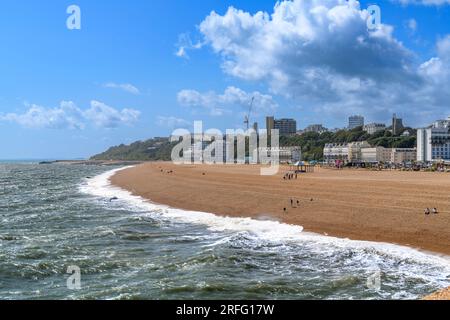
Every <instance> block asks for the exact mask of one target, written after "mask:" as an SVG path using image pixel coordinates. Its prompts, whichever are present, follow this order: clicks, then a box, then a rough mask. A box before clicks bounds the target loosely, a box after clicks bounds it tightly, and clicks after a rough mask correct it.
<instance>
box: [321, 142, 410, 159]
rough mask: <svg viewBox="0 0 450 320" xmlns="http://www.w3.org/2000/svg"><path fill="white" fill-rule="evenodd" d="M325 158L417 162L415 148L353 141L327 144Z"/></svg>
mask: <svg viewBox="0 0 450 320" xmlns="http://www.w3.org/2000/svg"><path fill="white" fill-rule="evenodd" d="M323 154H324V160H325V162H327V163H334V162H336V161H337V160H339V161H342V162H343V163H395V164H400V163H405V162H415V161H416V157H417V150H416V149H415V148H384V147H372V146H371V145H370V144H369V143H368V142H366V141H361V142H351V143H348V144H327V145H325V148H324V152H323Z"/></svg>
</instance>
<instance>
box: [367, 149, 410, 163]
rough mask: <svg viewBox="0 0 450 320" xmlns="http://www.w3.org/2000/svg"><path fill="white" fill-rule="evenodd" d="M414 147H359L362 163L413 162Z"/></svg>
mask: <svg viewBox="0 0 450 320" xmlns="http://www.w3.org/2000/svg"><path fill="white" fill-rule="evenodd" d="M416 159H417V150H416V148H384V147H373V148H363V149H361V162H363V163H380V162H381V163H394V164H400V163H406V162H415V161H416Z"/></svg>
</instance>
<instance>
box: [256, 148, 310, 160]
mask: <svg viewBox="0 0 450 320" xmlns="http://www.w3.org/2000/svg"><path fill="white" fill-rule="evenodd" d="M258 152H259V155H260V158H261V161H262V162H267V161H265V160H267V159H264V155H266V156H267V157H269V158H272V155H273V153H274V152H278V155H279V161H280V163H295V162H298V161H301V160H302V148H301V147H280V148H270V147H268V148H259V149H258Z"/></svg>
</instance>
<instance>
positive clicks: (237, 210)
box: [111, 162, 450, 256]
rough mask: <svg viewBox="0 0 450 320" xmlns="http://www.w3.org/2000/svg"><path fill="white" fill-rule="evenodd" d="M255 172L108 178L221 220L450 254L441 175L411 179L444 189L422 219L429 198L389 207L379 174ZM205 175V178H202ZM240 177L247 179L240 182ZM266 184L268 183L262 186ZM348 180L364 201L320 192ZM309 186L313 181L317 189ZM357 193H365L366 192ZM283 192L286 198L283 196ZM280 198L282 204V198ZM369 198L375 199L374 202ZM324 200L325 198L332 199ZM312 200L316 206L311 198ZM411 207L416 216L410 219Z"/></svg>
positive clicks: (160, 166)
mask: <svg viewBox="0 0 450 320" xmlns="http://www.w3.org/2000/svg"><path fill="white" fill-rule="evenodd" d="M255 169H257V168H249V167H246V166H237V167H236V168H234V167H233V168H230V167H214V166H181V167H180V166H175V165H173V164H171V163H159V162H158V163H146V164H143V165H139V166H135V167H133V168H127V169H125V170H123V171H119V172H118V173H116V174H115V175H114V176H113V177H111V183H112V184H113V185H116V186H119V187H121V188H123V189H125V190H128V191H131V192H132V193H133V194H135V195H139V196H141V197H143V198H145V199H148V200H150V201H152V202H154V203H161V204H164V205H168V206H170V207H173V208H180V209H184V210H189V211H199V212H210V213H213V214H216V215H219V216H229V217H249V218H254V219H256V220H258V219H261V218H270V219H272V220H275V221H279V222H281V223H286V224H290V225H298V226H302V227H303V228H304V231H307V232H312V233H316V234H320V235H327V236H328V235H329V236H334V237H337V238H344V239H345V238H348V239H352V240H361V241H374V242H385V243H391V244H397V245H402V246H407V247H410V248H415V249H419V250H422V251H428V252H434V253H436V254H442V255H446V256H450V196H449V195H447V194H446V193H445V191H447V190H449V191H450V181H446V179H445V178H447V179H448V177H447V176H446V175H443V176H437V175H435V176H434V177H432V179H431V180H425V179H423V178H422V177H417V178H415V179H414V181H413V182H414V183H415V184H416V186H415V187H416V189H417V185H418V186H419V187H422V185H423V187H424V188H425V187H429V185H430V183H433V182H434V180H435V177H438V178H439V181H438V182H439V183H438V186H437V187H438V189H440V188H439V186H440V185H442V184H443V185H445V186H446V187H447V188H446V190H444V191H441V192H440V194H437V190H436V188H434V190H432V192H433V193H436V195H435V196H434V197H435V198H439V204H440V205H439V206H438V205H436V207H439V208H440V209H439V210H440V212H441V213H440V214H439V215H431V216H428V217H427V216H425V215H424V213H423V209H422V207H423V208H425V207H426V204H425V203H428V201H427V199H426V198H424V199H420V198H418V197H421V196H426V195H422V193H424V192H423V191H422V190H419V194H411V195H408V197H407V199H406V200H403V199H402V200H401V201H400V200H395V201H393V202H392V204H391V205H389V206H388V205H386V201H392V199H387V200H386V199H383V197H384V196H386V194H385V193H390V192H391V191H394V190H389V189H388V190H387V191H386V192H385V193H381V194H378V193H379V192H380V186H376V184H377V183H381V184H382V186H381V187H384V185H385V181H383V179H381V180H378V179H373V176H377V175H379V174H380V173H379V172H371V171H359V170H355V171H347V172H338V171H335V170H327V169H322V170H321V172H320V173H314V174H307V175H304V176H301V178H300V179H299V180H296V181H288V182H286V181H282V178H280V176H282V173H280V174H279V175H278V176H274V177H261V176H259V175H255ZM160 170H163V171H164V173H161V172H160ZM167 170H169V171H170V170H173V173H172V174H167V173H166V172H167ZM248 170H251V171H252V172H250V173H249V172H248ZM228 172H230V173H228ZM258 172H259V170H258ZM203 173H205V176H203V175H202V174H203ZM343 173H344V175H346V178H344V182H340V181H339V180H340V178H339V175H341V174H343ZM382 174H383V175H384V176H385V177H386V176H387V177H389V179H388V182H390V180H392V177H391V176H392V174H393V173H392V172H382ZM398 174H400V175H403V176H406V177H409V178H410V177H411V175H417V174H420V175H422V176H423V175H433V174H429V173H411V172H398ZM242 175H244V178H242V177H241V176H242ZM366 175H369V176H372V180H370V179H368V180H365V179H364V178H363V177H365V176H366ZM429 177H430V176H429ZM266 179H267V180H268V181H265V180H266ZM366 179H367V177H366ZM449 180H450V179H449ZM349 181H350V182H354V183H356V182H359V184H360V185H361V183H362V184H363V185H364V184H367V185H369V186H368V187H369V189H371V190H372V189H373V190H372V192H371V193H370V194H369V195H367V194H364V197H362V200H361V203H357V202H355V199H353V200H352V197H348V196H347V198H348V199H341V198H340V193H342V192H337V194H333V193H330V192H329V191H328V190H322V191H321V190H320V188H323V187H327V186H328V188H329V187H330V182H331V183H333V184H338V185H342V188H343V190H344V192H345V193H347V192H346V190H347V189H346V188H348V182H349ZM152 182H153V183H152ZM270 182H273V183H274V185H275V186H274V187H273V188H269V187H268V185H267V183H270ZM409 183H410V181H409V180H408V179H406V180H405V179H404V181H402V182H401V185H400V186H398V188H397V189H401V188H403V187H405V185H406V186H409ZM261 184H262V185H261ZM314 184H317V186H316V188H314ZM299 185H300V186H302V185H307V186H309V187H310V188H311V190H308V189H306V190H305V189H299V190H291V189H292V188H293V187H295V186H299ZM313 188H314V190H313ZM316 189H317V190H316ZM359 191H360V193H359V194H360V195H361V196H362V195H363V190H361V189H360V190H359ZM286 192H289V193H288V194H286ZM409 192H412V190H409ZM415 192H417V190H415ZM280 193H281V194H282V196H281V197H283V198H282V199H279V198H280ZM373 196H374V197H375V196H376V198H375V199H371V198H372V197H373ZM290 197H292V198H295V199H300V208H297V209H292V208H289V207H290V203H289V198H290ZM322 197H329V198H330V200H327V199H323V198H322ZM379 198H381V199H379ZM447 198H448V199H447ZM309 199H313V200H314V201H308V200H309ZM331 200H332V201H331ZM409 200H411V201H412V200H414V201H416V202H424V205H422V206H417V205H416V206H412V205H408V206H406V207H402V206H399V205H400V204H404V203H405V201H409ZM352 201H353V202H354V203H353V204H350V205H349V203H348V202H352ZM327 202H328V203H327ZM430 202H431V201H430ZM352 206H353V208H352ZM284 207H287V208H288V212H287V214H285V213H284V212H283V208H284ZM428 207H431V206H430V205H429V206H428ZM383 210H384V211H383ZM411 210H416V212H415V213H414V214H411ZM241 212H242V213H241ZM305 212H313V214H305Z"/></svg>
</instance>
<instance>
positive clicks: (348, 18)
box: [0, 0, 450, 159]
mask: <svg viewBox="0 0 450 320" xmlns="http://www.w3.org/2000/svg"><path fill="white" fill-rule="evenodd" d="M294 2H295V3H292V2H289V3H288V2H282V3H280V5H279V6H278V7H277V8H275V9H274V6H275V1H267V0H257V1H250V0H248V1H244V0H242V1H223V0H222V1H218V0H208V1H204V0H193V1H192V0H191V1H182V0H177V1H170V0H169V1H167V0H165V1H160V0H152V1H140V0H130V1H119V0H108V1H106V0H98V1H89V0H71V1H62V0H58V1H54V0H43V1H32V0H29V1H20V0H19V1H9V2H7V3H2V5H1V9H0V41H1V50H0V74H1V76H0V88H1V90H0V137H1V138H0V142H1V148H0V159H18V158H27V159H30V158H52V159H53V158H64V159H66V158H83V157H88V156H90V155H93V154H95V153H98V152H101V151H103V150H104V149H106V148H107V147H109V146H111V145H116V144H120V143H130V142H133V141H135V140H141V139H146V138H149V137H153V136H168V135H169V134H170V133H171V132H172V130H173V129H175V128H177V127H189V126H190V123H192V122H193V121H194V120H203V121H204V123H205V126H206V127H208V128H219V129H222V130H224V129H226V128H238V127H242V126H243V117H244V113H245V109H246V108H247V105H248V103H249V102H250V100H251V97H253V96H255V97H256V99H255V102H256V103H255V104H256V105H255V112H254V115H253V117H252V121H258V122H260V123H261V125H263V123H264V116H265V115H268V114H270V115H272V114H273V115H275V116H276V117H293V118H296V119H297V121H298V122H299V126H300V127H305V126H307V125H308V124H312V123H323V124H324V125H325V126H327V127H330V128H334V127H343V126H345V123H346V119H347V117H348V116H349V115H351V114H354V113H359V114H363V115H365V116H366V118H367V120H368V121H386V122H387V121H388V120H389V118H390V116H391V115H392V113H393V112H396V113H398V114H399V115H401V116H402V117H403V118H404V119H405V122H406V124H409V125H412V126H423V125H426V124H427V123H428V122H429V121H432V120H434V119H438V118H443V117H447V116H449V115H450V103H449V102H448V101H449V100H448V98H449V97H450V92H449V90H450V89H449V88H448V85H446V84H448V81H449V80H450V37H448V35H450V23H449V19H450V3H449V1H446V0H424V1H423V2H425V3H422V1H421V0H417V1H412V0H398V1H397V0H390V1H370V2H368V1H361V2H360V3H356V2H355V1H351V4H348V3H346V2H345V1H343V0H316V1H314V2H313V1H300V0H296V1H294ZM374 3H376V4H378V5H379V6H380V8H381V10H382V24H383V27H382V28H380V30H378V31H376V33H375V32H372V34H370V32H369V31H367V29H365V28H366V27H365V24H364V23H365V21H364V19H365V18H364V10H365V9H366V8H367V7H368V5H370V4H374ZM72 4H75V5H78V6H79V7H80V9H81V14H82V15H81V30H69V29H67V27H66V19H67V18H68V16H69V15H68V14H67V13H66V9H67V7H68V6H69V5H72ZM230 6H232V7H233V8H235V9H233V10H229V9H228V8H229V7H230ZM342 6H344V7H345V8H344V9H345V10H340V9H339V7H342ZM338 9H339V10H338ZM212 11H215V12H216V13H215V14H211V12H212ZM259 11H262V12H266V13H267V14H268V15H267V16H264V15H263V14H257V12H259ZM274 13H275V15H276V16H277V18H274V17H273V16H271V15H272V14H274Z"/></svg>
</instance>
